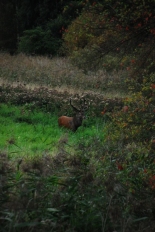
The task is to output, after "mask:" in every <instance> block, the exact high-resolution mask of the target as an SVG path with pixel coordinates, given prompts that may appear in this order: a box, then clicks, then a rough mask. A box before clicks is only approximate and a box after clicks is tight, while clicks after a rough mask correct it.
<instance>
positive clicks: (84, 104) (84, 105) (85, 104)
mask: <svg viewBox="0 0 155 232" xmlns="http://www.w3.org/2000/svg"><path fill="white" fill-rule="evenodd" d="M87 109H88V104H87V102H86V99H85V98H83V104H82V106H81V110H87Z"/></svg>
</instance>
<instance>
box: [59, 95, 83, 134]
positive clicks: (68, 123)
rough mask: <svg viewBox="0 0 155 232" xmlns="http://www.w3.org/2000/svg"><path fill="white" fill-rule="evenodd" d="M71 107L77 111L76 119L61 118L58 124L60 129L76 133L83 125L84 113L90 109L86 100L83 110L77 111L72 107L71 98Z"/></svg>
mask: <svg viewBox="0 0 155 232" xmlns="http://www.w3.org/2000/svg"><path fill="white" fill-rule="evenodd" d="M70 105H71V106H72V108H73V109H74V111H75V116H74V117H67V116H61V117H60V118H58V124H59V126H60V127H65V128H68V129H70V130H72V131H74V132H75V131H76V130H77V129H78V127H79V126H81V125H82V121H83V119H84V118H85V116H84V112H85V110H87V109H88V105H87V104H86V100H85V99H84V102H83V105H82V106H81V108H80V109H77V108H76V107H75V106H73V105H72V103H71V98H70Z"/></svg>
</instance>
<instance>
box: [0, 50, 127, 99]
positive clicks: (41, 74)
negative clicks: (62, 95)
mask: <svg viewBox="0 0 155 232" xmlns="http://www.w3.org/2000/svg"><path fill="white" fill-rule="evenodd" d="M0 76H1V83H0V84H3V83H6V82H8V81H9V82H10V83H12V84H14V85H17V84H18V83H21V84H25V85H26V86H27V88H31V89H34V88H35V87H39V86H46V87H48V88H55V89H56V90H58V91H61V92H64V91H66V90H67V91H69V92H70V94H75V93H78V94H79V93H82V92H84V91H87V92H90V91H92V92H93V93H98V94H101V93H104V95H106V96H113V97H114V96H115V97H120V96H124V95H125V94H126V84H125V78H126V76H127V72H126V71H124V70H120V71H119V72H118V71H116V70H114V71H113V72H110V73H108V72H106V71H105V70H104V69H103V70H99V71H97V72H88V73H87V74H86V73H84V72H83V70H80V69H78V68H77V67H76V66H73V65H72V64H71V63H70V60H69V59H68V58H53V59H49V58H47V57H41V56H37V57H33V56H25V55H24V54H18V55H16V56H10V55H9V54H5V53H0ZM118 90H119V91H118Z"/></svg>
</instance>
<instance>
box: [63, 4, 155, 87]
mask: <svg viewBox="0 0 155 232" xmlns="http://www.w3.org/2000/svg"><path fill="white" fill-rule="evenodd" d="M154 4H155V3H154V1H149V2H148V1H143V2H141V1H134V2H132V3H131V2H130V1H129V2H127V3H125V2H123V1H117V2H116V1H113V0H111V1H105V2H104V3H103V4H101V3H95V4H92V6H90V7H89V9H87V8H86V9H85V10H84V11H83V12H82V14H81V15H80V16H79V17H78V18H77V19H76V20H75V21H73V23H72V24H71V25H70V26H69V28H68V30H67V31H66V32H65V34H64V41H65V46H66V47H67V49H68V50H69V52H70V54H71V55H72V56H74V54H75V58H77V60H78V59H79V57H80V58H82V56H83V54H84V53H83V50H84V52H85V55H84V56H83V59H82V61H83V67H88V69H89V68H91V67H93V64H94V67H96V60H98V59H99V61H100V63H99V67H101V65H102V66H104V65H107V63H105V64H104V57H105V55H107V54H109V53H112V54H113V56H114V57H118V59H117V62H119V65H120V67H121V68H122V67H123V68H125V69H127V70H130V71H131V74H132V75H131V78H132V82H134V84H135V85H136V84H137V82H138V83H140V84H141V83H142V82H143V80H144V79H145V74H146V75H147V76H149V75H150V74H151V73H152V72H153V70H154V68H153V67H154V66H153V63H154V55H153V54H154V49H153V47H154V15H155V12H154ZM94 54H95V55H94ZM88 56H89V59H88V63H87V62H86V61H85V57H88ZM94 57H95V59H94ZM126 60H127V61H128V62H127V63H126V62H124V61H126ZM99 61H98V62H99ZM90 63H91V66H90V65H89V64H90ZM144 73H145V74H144ZM148 78H149V77H148ZM129 82H130V80H129Z"/></svg>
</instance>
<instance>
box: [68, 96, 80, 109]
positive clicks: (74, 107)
mask: <svg viewBox="0 0 155 232" xmlns="http://www.w3.org/2000/svg"><path fill="white" fill-rule="evenodd" d="M71 100H72V99H71V98H70V105H71V106H72V107H73V109H74V110H75V111H80V110H79V109H78V108H76V107H75V106H73V105H72V103H71Z"/></svg>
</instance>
